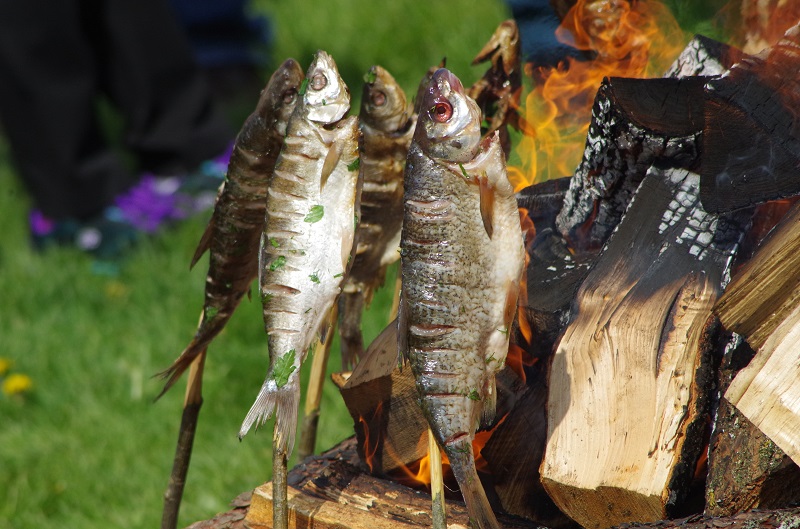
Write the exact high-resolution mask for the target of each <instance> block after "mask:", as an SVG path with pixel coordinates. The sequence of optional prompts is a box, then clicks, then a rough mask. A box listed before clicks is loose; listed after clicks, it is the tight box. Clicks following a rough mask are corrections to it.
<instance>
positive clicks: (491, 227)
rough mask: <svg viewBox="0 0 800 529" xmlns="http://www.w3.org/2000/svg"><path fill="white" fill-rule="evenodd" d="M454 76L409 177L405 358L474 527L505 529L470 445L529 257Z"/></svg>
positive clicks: (497, 160)
mask: <svg viewBox="0 0 800 529" xmlns="http://www.w3.org/2000/svg"><path fill="white" fill-rule="evenodd" d="M480 122H481V114H480V110H479V108H478V106H477V104H476V103H475V102H474V101H473V100H472V99H471V98H469V97H468V96H466V95H465V93H464V88H463V86H462V84H461V82H460V81H459V80H458V78H457V77H456V76H455V75H453V74H452V73H451V72H449V71H448V70H446V69H440V70H438V71H436V73H434V75H433V77H432V79H431V81H430V83H429V85H428V86H427V88H426V90H425V91H424V95H423V101H422V106H421V111H420V114H419V117H418V121H417V126H416V130H415V134H414V139H413V141H412V143H411V147H410V149H409V153H408V160H407V164H406V170H405V194H404V202H405V213H404V220H403V231H402V238H401V258H400V260H401V273H402V279H403V281H402V292H401V301H400V310H399V314H398V349H399V351H400V352H401V353H402V354H403V355H404V357H405V358H406V359H407V360H408V361H409V363H410V365H411V370H412V372H413V373H414V377H415V379H416V385H417V389H418V391H419V394H420V404H421V406H422V410H423V413H424V415H425V416H426V418H427V420H428V422H429V424H430V426H431V430H432V431H433V433H434V435H435V437H436V439H437V441H438V443H439V445H440V446H441V447H442V448H443V449H444V451H445V453H446V454H447V456H448V458H449V459H450V464H451V467H452V470H453V474H454V475H455V477H456V480H457V481H458V484H459V487H460V489H461V492H462V494H463V496H464V500H465V502H466V504H467V509H468V511H469V514H470V517H471V518H472V520H473V522H474V524H475V525H476V526H477V527H479V528H481V529H485V528H497V527H499V526H498V523H497V520H496V518H495V516H494V514H493V512H492V510H491V507H490V505H489V502H488V500H487V498H486V493H485V491H484V490H483V487H482V485H481V483H480V480H479V479H478V475H477V472H476V469H475V459H474V454H473V452H472V440H473V438H474V434H475V431H476V430H477V428H478V426H479V425H481V424H482V425H489V424H491V422H492V420H493V418H494V414H495V406H496V398H497V394H496V393H497V392H496V386H495V374H496V373H497V372H498V371H499V370H500V369H501V368H502V367H503V365H504V363H505V357H506V353H507V351H508V340H509V333H510V328H511V325H512V323H513V319H514V314H515V312H516V308H517V295H518V288H519V282H520V277H521V274H522V269H523V263H524V258H525V250H524V247H523V237H522V231H521V229H520V222H519V214H518V212H517V203H516V200H515V198H514V193H513V188H512V186H511V184H510V183H509V181H508V178H507V175H506V168H505V159H504V156H503V152H502V149H501V146H500V142H499V138H498V134H497V133H494V134H492V135H490V136H487V137H485V138H482V137H481V132H480Z"/></svg>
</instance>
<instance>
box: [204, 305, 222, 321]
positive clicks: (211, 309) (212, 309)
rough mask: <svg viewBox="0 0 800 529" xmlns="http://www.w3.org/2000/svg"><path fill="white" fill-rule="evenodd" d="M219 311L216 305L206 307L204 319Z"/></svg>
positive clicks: (208, 318)
mask: <svg viewBox="0 0 800 529" xmlns="http://www.w3.org/2000/svg"><path fill="white" fill-rule="evenodd" d="M218 313H219V309H218V308H217V307H206V319H207V320H210V319H212V318H213V317H214V316H216V315H217V314H218Z"/></svg>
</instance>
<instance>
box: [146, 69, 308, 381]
mask: <svg viewBox="0 0 800 529" xmlns="http://www.w3.org/2000/svg"><path fill="white" fill-rule="evenodd" d="M303 78H304V73H303V70H302V69H301V68H300V65H299V64H298V63H297V61H295V60H294V59H287V60H286V61H284V63H283V64H282V65H281V66H280V67H279V68H278V69H277V70H276V71H275V73H273V75H272V76H271V77H270V80H269V81H268V82H267V85H266V87H265V88H264V90H263V91H262V93H261V97H260V98H259V101H258V103H257V105H256V108H255V110H254V112H253V113H252V114H251V115H250V116H249V117H248V118H247V119H246V120H245V122H244V124H243V125H242V129H241V130H240V131H239V134H238V135H237V137H236V140H235V141H234V146H233V151H232V153H231V158H230V162H229V164H228V170H227V173H226V176H225V180H224V182H223V183H222V186H221V187H220V190H219V193H218V195H217V200H216V204H215V207H214V212H213V213H212V215H211V219H210V220H209V223H208V227H207V228H206V230H205V232H204V234H203V236H202V238H201V239H200V243H199V245H198V247H197V250H196V251H195V254H194V256H193V258H192V262H191V266H194V265H195V264H196V263H197V261H198V260H199V259H200V258H201V257H202V255H203V254H204V253H205V252H206V251H208V252H209V265H208V274H207V276H206V286H205V299H204V308H203V314H202V316H201V320H200V324H199V326H198V329H197V331H196V333H195V336H194V338H193V339H192V341H191V342H190V344H189V345H188V346H187V348H186V349H185V350H184V351H183V353H182V354H181V355H180V356H179V357H178V358H177V359H176V360H175V362H173V364H172V365H171V366H170V367H169V368H168V369H167V370H166V371H164V372H163V373H161V376H162V377H164V378H167V382H166V384H165V386H164V389H163V390H162V392H161V394H163V393H164V392H166V391H167V390H168V389H169V388H170V387H171V386H172V385H173V384H174V383H175V382H176V381H177V379H178V378H179V377H180V376H181V374H182V373H183V372H184V371H185V370H186V368H188V367H189V365H190V364H191V363H192V361H193V360H194V359H195V358H197V356H199V355H200V354H203V353H204V352H205V351H206V349H207V347H208V344H209V343H211V341H212V340H213V339H214V338H215V337H216V336H217V335H218V334H219V332H220V331H221V330H222V329H223V327H224V326H225V324H226V323H227V322H228V320H229V319H230V317H231V315H232V314H233V312H234V310H235V309H236V307H237V306H238V304H239V302H240V301H241V299H242V297H243V296H244V294H245V293H246V292H248V290H249V288H250V284H251V283H252V282H253V280H254V279H255V278H256V276H257V275H258V245H259V239H260V237H261V232H262V231H263V226H264V213H265V209H266V195H267V188H268V183H269V179H270V177H271V176H272V171H273V168H274V167H275V163H276V160H277V158H278V154H279V152H280V150H281V145H282V144H283V137H284V135H285V134H286V126H287V123H288V121H289V116H290V115H291V114H292V112H293V110H294V107H295V104H296V102H297V91H298V89H299V88H300V84H301V83H302V81H303Z"/></svg>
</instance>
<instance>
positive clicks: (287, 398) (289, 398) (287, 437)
mask: <svg viewBox="0 0 800 529" xmlns="http://www.w3.org/2000/svg"><path fill="white" fill-rule="evenodd" d="M299 404H300V382H299V378H298V377H297V376H296V375H295V376H292V377H290V378H289V381H288V382H287V383H286V384H285V385H283V386H281V387H278V386H277V384H276V383H275V379H274V377H273V376H272V373H271V372H270V373H269V374H268V375H267V379H266V381H265V382H264V385H263V386H261V391H260V392H259V393H258V397H256V401H255V402H254V403H253V406H252V407H251V408H250V411H249V412H247V416H246V417H245V418H244V421H243V422H242V427H241V428H240V429H239V439H242V438H243V437H244V436H245V435H247V432H248V431H250V428H252V427H253V425H255V427H256V428H258V427H259V426H261V425H262V424H264V423H265V422H267V421H268V420H269V419H270V418H271V417H272V415H273V414H274V415H275V440H276V442H277V444H278V446H279V447H280V448H281V449H282V450H283V451H284V452H286V456H287V457H289V456H291V455H292V448H294V439H295V434H296V433H297V409H298V407H299Z"/></svg>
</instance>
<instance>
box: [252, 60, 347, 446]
mask: <svg viewBox="0 0 800 529" xmlns="http://www.w3.org/2000/svg"><path fill="white" fill-rule="evenodd" d="M307 78H308V80H309V82H308V86H307V87H306V90H305V92H304V93H303V97H302V99H301V100H300V101H299V102H298V105H297V107H296V109H295V111H294V113H293V114H292V117H291V119H290V121H289V125H288V129H287V134H286V138H285V140H284V144H283V149H282V150H281V154H280V156H279V158H278V162H277V164H276V167H275V171H274V176H273V178H272V181H271V183H270V192H269V193H268V198H267V207H266V222H265V226H264V233H263V236H262V238H261V245H260V254H259V285H260V293H261V301H262V305H263V315H264V328H265V331H266V333H267V335H268V339H267V340H268V347H269V357H270V366H269V369H268V371H267V375H266V378H265V381H264V384H263V385H262V387H261V390H260V391H259V394H258V397H257V398H256V401H255V402H254V404H253V406H252V407H251V409H250V411H249V412H248V414H247V416H246V417H245V420H244V422H243V423H242V427H241V429H240V431H239V436H240V437H243V436H244V435H245V434H246V433H247V431H248V430H249V429H250V428H251V427H252V426H253V425H254V424H255V425H256V426H257V425H259V424H262V423H263V422H264V421H266V420H267V419H269V418H270V417H271V416H272V415H273V413H274V414H275V415H276V417H277V419H276V423H275V438H276V442H277V443H278V445H279V446H280V447H281V449H282V450H283V451H285V452H286V453H287V454H290V453H291V450H292V448H293V446H294V439H295V432H296V427H297V408H298V401H299V396H300V381H299V372H300V366H301V364H302V362H303V360H304V359H305V357H306V355H307V354H308V352H309V348H310V346H311V345H312V343H313V341H314V340H315V338H316V335H317V333H318V332H319V331H321V330H322V327H323V325H324V324H325V321H326V318H327V315H328V312H329V311H330V309H331V307H332V306H333V304H334V302H335V300H336V297H337V295H338V294H339V292H340V288H341V282H342V278H343V276H344V274H345V272H346V270H347V266H348V261H349V257H350V254H351V250H352V246H353V239H354V234H355V214H356V210H355V206H356V191H357V181H358V171H357V170H355V169H354V168H355V163H354V162H355V161H356V160H357V158H358V138H359V132H358V120H357V118H356V117H354V116H352V117H349V118H344V115H345V114H346V113H347V111H348V110H349V106H350V95H349V92H348V91H347V87H346V86H345V85H344V82H343V81H342V79H341V77H340V76H339V73H338V71H337V70H336V65H335V63H334V62H333V59H332V58H331V57H330V56H329V55H328V54H327V53H325V52H323V51H319V52H317V54H316V56H315V59H314V61H313V63H312V64H311V66H310V67H309V70H308V73H307ZM301 91H302V90H301Z"/></svg>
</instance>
